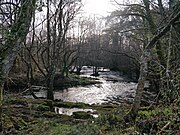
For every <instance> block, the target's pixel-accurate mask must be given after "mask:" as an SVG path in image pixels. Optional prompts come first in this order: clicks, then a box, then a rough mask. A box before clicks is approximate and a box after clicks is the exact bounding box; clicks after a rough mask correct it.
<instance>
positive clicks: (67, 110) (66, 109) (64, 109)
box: [54, 107, 98, 118]
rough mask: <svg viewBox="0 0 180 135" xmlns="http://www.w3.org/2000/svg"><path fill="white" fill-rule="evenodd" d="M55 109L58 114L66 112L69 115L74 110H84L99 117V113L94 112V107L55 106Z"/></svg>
mask: <svg viewBox="0 0 180 135" xmlns="http://www.w3.org/2000/svg"><path fill="white" fill-rule="evenodd" d="M54 110H55V113H57V114H64V115H69V116H71V115H73V112H79V111H83V112H87V113H90V114H91V115H92V116H93V117H94V118H97V117H98V114H96V113H94V112H95V111H94V110H93V109H80V108H63V107H62V108H60V107H55V108H54Z"/></svg>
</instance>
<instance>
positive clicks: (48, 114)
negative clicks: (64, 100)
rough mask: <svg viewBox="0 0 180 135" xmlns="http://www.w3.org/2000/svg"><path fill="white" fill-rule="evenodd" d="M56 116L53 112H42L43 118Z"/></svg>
mask: <svg viewBox="0 0 180 135" xmlns="http://www.w3.org/2000/svg"><path fill="white" fill-rule="evenodd" d="M57 116H58V115H57V114H56V113H55V112H44V113H43V114H42V117H45V118H55V117H57Z"/></svg>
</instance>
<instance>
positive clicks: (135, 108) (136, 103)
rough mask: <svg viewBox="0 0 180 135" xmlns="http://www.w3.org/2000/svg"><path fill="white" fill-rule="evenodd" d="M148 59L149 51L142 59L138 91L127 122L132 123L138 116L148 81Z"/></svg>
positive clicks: (144, 53)
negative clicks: (145, 83)
mask: <svg viewBox="0 0 180 135" xmlns="http://www.w3.org/2000/svg"><path fill="white" fill-rule="evenodd" d="M148 59H149V52H147V51H145V52H143V54H142V56H141V59H140V75H139V80H138V85H137V90H136V96H135V98H134V102H133V106H132V108H131V111H130V113H129V114H128V117H126V118H125V120H126V121H131V120H132V121H134V120H135V118H136V116H137V113H138V110H139V108H140V104H141V98H142V94H143V91H144V82H145V81H146V78H147V73H148V66H147V65H148Z"/></svg>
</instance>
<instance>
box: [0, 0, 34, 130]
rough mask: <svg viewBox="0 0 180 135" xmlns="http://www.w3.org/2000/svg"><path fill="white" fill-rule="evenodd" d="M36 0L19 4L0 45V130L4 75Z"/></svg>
mask: <svg viewBox="0 0 180 135" xmlns="http://www.w3.org/2000/svg"><path fill="white" fill-rule="evenodd" d="M35 3H36V0H24V1H23V2H22V4H21V7H20V10H19V14H18V15H17V16H18V17H17V20H16V21H15V23H14V24H13V25H12V26H11V28H10V31H9V33H8V35H7V37H6V40H5V44H4V45H3V46H0V47H1V48H0V126H1V127H0V130H2V105H3V89H4V82H5V79H6V77H7V76H8V74H9V71H10V70H11V68H12V66H13V63H14V60H15V58H16V55H17V53H18V51H19V47H20V44H21V43H22V41H23V40H24V38H25V37H26V35H27V33H28V31H29V27H30V25H31V18H32V14H33V13H34V11H35Z"/></svg>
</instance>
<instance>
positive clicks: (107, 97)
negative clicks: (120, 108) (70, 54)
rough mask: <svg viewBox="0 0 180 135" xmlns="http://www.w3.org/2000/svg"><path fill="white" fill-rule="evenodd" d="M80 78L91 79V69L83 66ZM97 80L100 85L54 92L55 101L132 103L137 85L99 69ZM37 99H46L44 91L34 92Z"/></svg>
mask: <svg viewBox="0 0 180 135" xmlns="http://www.w3.org/2000/svg"><path fill="white" fill-rule="evenodd" d="M81 73H82V75H81V76H82V77H83V76H84V77H92V76H90V74H92V67H87V66H84V67H83V70H82V71H81ZM99 74H100V75H99V76H98V77H94V78H96V79H98V81H100V82H101V83H98V84H95V85H88V86H83V87H82V86H78V87H72V88H68V89H64V90H61V91H55V92H54V98H55V99H61V100H63V101H70V102H83V103H88V104H101V103H106V102H113V103H118V102H119V103H120V102H123V101H124V100H127V101H128V102H132V100H133V97H134V95H135V89H136V86H137V84H136V83H134V82H129V81H125V80H127V79H125V77H123V76H122V74H121V73H119V72H114V71H110V70H109V69H103V68H102V69H101V72H99ZM35 94H36V95H37V96H38V97H46V92H45V91H39V92H35Z"/></svg>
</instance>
